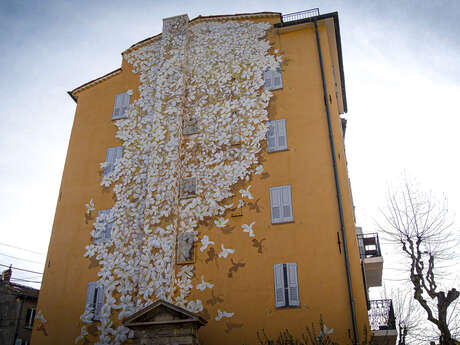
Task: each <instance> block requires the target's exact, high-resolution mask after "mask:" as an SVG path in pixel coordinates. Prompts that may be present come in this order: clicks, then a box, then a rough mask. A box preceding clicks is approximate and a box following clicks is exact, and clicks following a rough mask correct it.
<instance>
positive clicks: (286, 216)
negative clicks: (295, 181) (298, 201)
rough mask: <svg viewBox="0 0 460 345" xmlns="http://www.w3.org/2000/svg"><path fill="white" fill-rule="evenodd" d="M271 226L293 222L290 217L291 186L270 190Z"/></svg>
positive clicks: (292, 217)
mask: <svg viewBox="0 0 460 345" xmlns="http://www.w3.org/2000/svg"><path fill="white" fill-rule="evenodd" d="M270 209H271V218H272V224H277V223H286V222H292V221H294V216H293V215H292V201H291V186H289V185H288V186H279V187H271V188H270Z"/></svg>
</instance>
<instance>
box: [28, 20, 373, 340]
mask: <svg viewBox="0 0 460 345" xmlns="http://www.w3.org/2000/svg"><path fill="white" fill-rule="evenodd" d="M261 20H263V19H261ZM271 20H272V21H273V19H271ZM319 29H320V36H321V43H322V49H323V58H324V64H325V72H326V79H327V88H328V92H329V93H330V95H331V97H332V102H331V103H330V109H331V120H332V125H333V132H334V141H335V145H336V158H337V164H338V170H339V178H340V186H341V193H342V201H343V208H344V216H345V227H346V231H347V241H348V246H349V255H350V261H351V274H352V282H353V287H354V289H353V293H354V296H355V303H356V309H357V320H358V325H359V336H360V337H362V333H363V328H364V327H367V329H368V328H369V323H368V320H367V309H366V302H365V295H364V287H363V281H362V275H361V268H360V261H359V253H358V247H357V242H356V236H355V227H354V221H353V213H352V212H353V211H352V203H351V196H350V190H349V188H348V176H347V169H346V161H345V154H344V146H343V140H342V136H341V132H340V122H339V118H338V108H337V104H336V99H335V97H334V86H333V79H332V74H331V73H332V67H331V61H332V59H331V55H330V54H331V53H330V51H329V44H330V42H328V36H327V33H326V28H325V26H323V25H320V28H319ZM269 38H270V40H271V42H272V43H273V45H274V47H276V48H278V49H280V51H281V54H282V55H283V56H284V58H285V59H284V61H285V62H284V63H283V66H282V69H283V86H284V88H283V89H282V90H277V91H274V96H275V97H274V98H272V100H271V102H270V108H269V117H270V119H281V118H285V119H286V128H287V142H288V147H289V149H288V150H287V151H283V152H275V153H267V152H266V151H265V150H264V151H263V153H262V155H261V157H262V160H263V166H264V171H265V172H266V174H265V175H262V176H261V175H255V176H252V178H251V181H250V182H246V183H245V184H244V185H238V186H236V187H235V192H238V190H239V189H240V188H241V187H242V186H248V185H249V184H250V185H252V188H251V192H252V194H253V196H254V200H252V201H253V202H254V205H252V207H249V205H246V206H244V208H243V216H242V217H232V218H230V223H229V225H230V226H231V227H233V229H231V228H230V229H229V228H227V229H226V231H222V230H220V229H218V228H216V227H215V226H214V223H213V220H210V221H209V226H205V225H200V226H199V228H198V231H199V233H200V235H205V234H209V236H210V237H211V238H212V240H213V241H215V243H216V244H215V247H216V249H217V251H218V248H220V244H221V243H224V244H225V247H226V248H235V249H236V253H235V254H234V255H233V256H232V257H231V258H232V260H233V262H235V263H244V267H240V268H239V269H238V270H237V271H236V272H233V273H232V277H231V278H230V277H229V269H230V267H231V266H232V262H231V260H230V259H225V260H223V259H219V258H217V259H215V260H211V261H210V262H208V263H206V259H207V258H208V254H207V251H205V252H200V251H199V250H198V249H196V251H195V253H196V260H195V265H196V270H195V277H196V279H194V280H193V284H194V285H196V284H198V283H199V282H200V281H201V275H204V276H205V280H206V281H208V282H211V283H214V284H215V286H214V288H213V289H212V290H210V289H206V290H204V291H203V292H201V291H199V290H196V289H192V296H191V297H190V299H192V298H200V299H201V300H202V301H203V305H204V307H205V311H204V312H203V313H202V315H203V316H206V317H210V320H209V323H208V324H207V325H206V326H205V327H203V328H202V329H201V330H200V341H201V342H202V344H205V345H211V344H243V343H245V344H256V343H257V340H256V331H257V330H261V329H265V330H266V331H267V333H268V334H270V335H273V336H275V335H277V334H278V333H279V331H280V330H282V329H285V328H289V330H290V331H292V332H293V333H294V334H298V335H300V333H301V332H302V331H303V330H304V329H305V326H307V325H311V323H312V322H315V323H316V322H317V321H318V320H319V317H320V314H321V315H322V317H323V320H324V321H325V323H326V325H327V326H328V327H329V328H334V330H335V332H334V336H335V340H336V341H338V342H339V343H345V342H347V341H348V329H350V332H352V324H351V316H350V307H349V301H348V292H347V284H346V274H345V265H344V257H343V252H342V253H340V252H339V249H338V245H337V232H340V223H339V215H338V207H337V200H336V192H335V185H334V174H333V168H332V159H331V154H330V146H329V138H328V127H327V122H326V112H325V107H324V102H323V90H322V84H321V74H320V68H319V60H318V55H317V49H316V39H315V31H314V28H313V25H311V26H310V27H308V28H305V29H302V30H300V31H292V32H286V33H280V34H278V33H277V31H276V30H274V29H273V30H272V32H271V33H270V34H269ZM335 68H336V71H338V66H335ZM131 69H132V68H131V66H130V65H129V64H128V63H127V62H126V61H123V62H122V72H121V73H119V74H117V75H114V76H113V77H111V78H109V79H107V80H105V81H102V82H101V83H98V84H96V85H94V86H92V87H90V88H88V89H85V90H83V91H81V92H80V93H78V94H77V96H78V104H77V109H76V113H75V120H74V125H73V128H72V134H71V138H70V142H69V149H68V153H67V159H66V163H65V169H64V174H63V178H62V182H61V189H60V194H59V200H58V203H57V207H56V215H55V220H54V225H53V232H52V236H51V240H50V245H49V251H48V257H47V264H46V268H45V273H44V279H43V284H42V289H41V292H40V298H39V303H38V308H37V309H38V310H41V311H42V313H43V315H44V317H45V318H46V320H47V322H46V324H45V325H44V327H43V328H45V330H46V333H47V335H45V331H43V330H40V331H39V330H38V328H39V326H40V323H39V322H36V325H35V327H34V331H33V338H32V344H33V345H38V344H73V342H74V339H75V338H76V337H77V336H78V335H79V334H80V328H81V325H82V324H81V322H80V319H79V317H80V315H81V313H82V312H83V309H84V304H85V296H86V286H87V283H88V282H89V281H95V280H97V272H98V267H97V266H95V265H94V264H92V263H91V261H90V260H88V259H86V258H84V257H83V253H84V252H85V246H86V245H87V244H88V243H90V241H91V237H90V234H89V233H90V231H91V229H92V223H93V222H94V219H95V214H96V213H95V212H93V215H94V218H93V219H87V218H86V217H85V211H86V209H85V207H84V204H85V203H87V202H88V201H89V199H90V198H93V200H94V203H95V204H96V208H97V209H108V208H110V207H111V206H112V205H113V203H114V200H113V192H112V191H111V190H104V189H103V188H102V187H101V186H100V181H101V178H102V170H101V169H100V168H99V163H100V162H103V161H105V152H106V148H107V147H111V146H118V145H120V144H121V142H120V141H119V140H118V139H116V138H115V133H116V127H115V126H114V124H113V122H112V120H111V117H112V110H113V102H114V96H115V95H116V94H118V93H121V92H125V91H126V90H128V89H132V90H133V91H134V96H133V97H134V98H137V97H138V92H137V88H138V86H139V80H138V76H137V75H135V74H133V73H132V72H131ZM287 184H289V185H291V187H292V202H293V215H294V222H292V223H288V224H277V225H272V224H271V222H270V200H269V187H272V186H280V185H287ZM233 201H234V203H237V201H238V198H236V197H235V198H234V200H233ZM227 215H228V214H227ZM227 215H226V216H227ZM252 221H256V226H255V227H254V230H255V233H256V237H255V239H256V240H257V241H261V240H263V242H262V253H259V252H258V248H256V247H255V246H253V242H252V239H253V238H250V237H249V236H248V234H247V233H243V232H242V229H241V225H242V224H244V223H246V224H249V223H251V222H252ZM199 246H200V243H199V242H198V243H197V247H199ZM287 262H296V263H297V266H298V280H299V282H298V284H299V296H300V303H301V307H299V308H282V309H277V308H275V307H274V288H273V265H274V264H279V263H287ZM211 291H212V293H213V294H214V297H218V300H219V301H218V302H217V303H214V302H216V299H215V298H212V295H211ZM220 299H221V300H220ZM217 309H220V310H222V311H228V312H234V313H235V316H234V317H233V318H231V319H225V318H224V319H223V320H221V321H219V322H217V321H215V320H214V317H215V316H216V314H217ZM93 331H94V329H93Z"/></svg>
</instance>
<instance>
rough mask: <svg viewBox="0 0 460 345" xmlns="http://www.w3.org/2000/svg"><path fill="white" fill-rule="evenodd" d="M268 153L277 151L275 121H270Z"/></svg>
mask: <svg viewBox="0 0 460 345" xmlns="http://www.w3.org/2000/svg"><path fill="white" fill-rule="evenodd" d="M267 151H268V152H274V151H276V123H275V121H268V131H267Z"/></svg>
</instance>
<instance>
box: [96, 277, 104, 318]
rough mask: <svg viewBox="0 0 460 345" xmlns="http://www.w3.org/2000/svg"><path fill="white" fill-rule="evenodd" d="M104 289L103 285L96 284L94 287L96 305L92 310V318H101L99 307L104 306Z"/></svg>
mask: <svg viewBox="0 0 460 345" xmlns="http://www.w3.org/2000/svg"><path fill="white" fill-rule="evenodd" d="M104 299H105V291H104V286H103V285H102V286H98V287H97V288H96V307H95V311H94V320H100V319H101V309H102V307H103V306H104Z"/></svg>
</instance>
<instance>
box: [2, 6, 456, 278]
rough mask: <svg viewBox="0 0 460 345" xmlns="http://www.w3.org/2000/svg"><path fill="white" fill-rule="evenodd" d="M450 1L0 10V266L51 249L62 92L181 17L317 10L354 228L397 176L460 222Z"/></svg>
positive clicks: (31, 265) (369, 227)
mask: <svg viewBox="0 0 460 345" xmlns="http://www.w3.org/2000/svg"><path fill="white" fill-rule="evenodd" d="M459 4H460V2H458V1H454V0H452V1H420V0H419V1H378V2H377V1H375V2H372V1H347V2H346V1H296V0H291V1H270V0H265V1H250V2H249V1H247V0H245V1H240V0H232V1H226V2H220V1H164V0H163V1H118V0H112V1H33V0H28V1H26V0H24V1H20V0H14V1H13V0H2V1H0V47H2V52H1V55H0V73H1V76H2V77H1V79H0V104H1V105H2V106H1V113H0V114H1V125H0V157H1V158H0V190H1V194H0V195H1V197H0V229H1V237H0V254H1V255H0V264H2V265H9V264H13V265H14V266H16V267H19V268H25V269H29V270H33V271H42V270H43V264H39V263H36V262H43V261H44V258H45V253H46V251H47V248H48V242H49V237H50V233H51V227H52V223H53V217H54V211H55V207H56V200H57V196H58V189H59V185H60V182H61V175H62V170H63V166H64V160H65V155H66V151H67V145H68V141H69V137H70V131H71V126H72V121H73V116H74V112H75V107H76V104H75V103H74V101H73V100H71V98H70V97H69V96H68V95H67V93H66V91H68V90H71V89H73V88H75V87H77V86H79V85H81V84H83V83H85V82H87V81H89V80H92V79H94V78H97V77H99V76H102V75H104V74H106V73H107V72H110V71H112V70H114V69H116V68H118V67H119V66H120V63H121V55H120V53H121V52H122V51H123V50H125V49H126V48H128V47H129V46H131V45H132V44H133V43H136V42H138V41H140V40H142V39H144V38H146V37H149V36H152V35H155V34H157V33H159V32H161V26H162V18H165V17H169V16H174V15H178V14H183V13H187V14H188V15H189V17H190V19H192V18H194V17H196V16H198V15H215V14H234V13H245V12H260V11H274V12H282V13H283V14H286V13H291V12H296V11H300V10H305V9H309V8H314V7H319V8H320V12H321V13H328V12H332V11H338V12H339V19H340V26H341V27H340V29H341V34H342V48H343V54H344V69H345V80H346V91H347V97H348V109H349V113H348V114H347V115H346V117H347V119H348V128H347V134H346V144H347V156H348V162H349V165H348V167H349V174H350V177H351V182H352V187H353V193H354V202H355V205H356V212H357V222H358V225H362V226H363V228H364V231H365V232H372V231H374V230H375V227H374V223H373V219H374V218H376V217H377V216H378V208H379V207H380V206H382V205H383V198H384V194H385V190H386V187H387V185H388V183H389V182H391V181H393V180H394V179H395V178H397V177H398V176H400V175H401V173H402V172H403V171H406V172H407V173H408V174H410V175H411V176H414V177H416V178H417V179H418V180H419V181H421V182H422V183H423V184H424V185H426V186H427V187H429V188H431V189H433V190H435V191H437V192H439V193H446V194H447V196H448V198H449V204H450V209H451V210H452V211H454V212H455V211H457V212H458V213H460V193H459V192H458V191H459V190H460V182H459V178H458V175H459V166H460V164H459V153H458V148H459V145H458V138H459V137H460V113H459V110H458V100H459V95H460V63H459V59H458V57H459V56H460V38H459V37H460V24H459V22H458V18H460V5H459ZM82 207H83V205H82ZM457 233H458V230H457ZM6 245H10V246H16V247H20V248H25V249H28V250H32V251H35V252H38V253H42V254H41V255H40V254H37V253H33V252H30V251H24V250H20V249H17V248H12V247H8V246H6ZM386 251H387V249H386V248H384V253H385V252H386ZM388 253H389V251H387V255H388V256H389V254H388ZM6 255H8V256H6ZM11 256H14V257H19V258H21V259H22V260H18V259H14V258H12V257H11ZM388 259H389V258H388V257H387V258H385V260H386V262H390V263H391V259H390V260H388ZM25 260H29V261H25ZM0 268H1V266H0ZM14 275H15V277H17V278H22V279H25V280H33V281H36V280H39V279H40V278H39V276H37V275H34V274H32V273H27V272H22V273H20V272H17V271H15V274H14ZM18 282H19V281H18Z"/></svg>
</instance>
